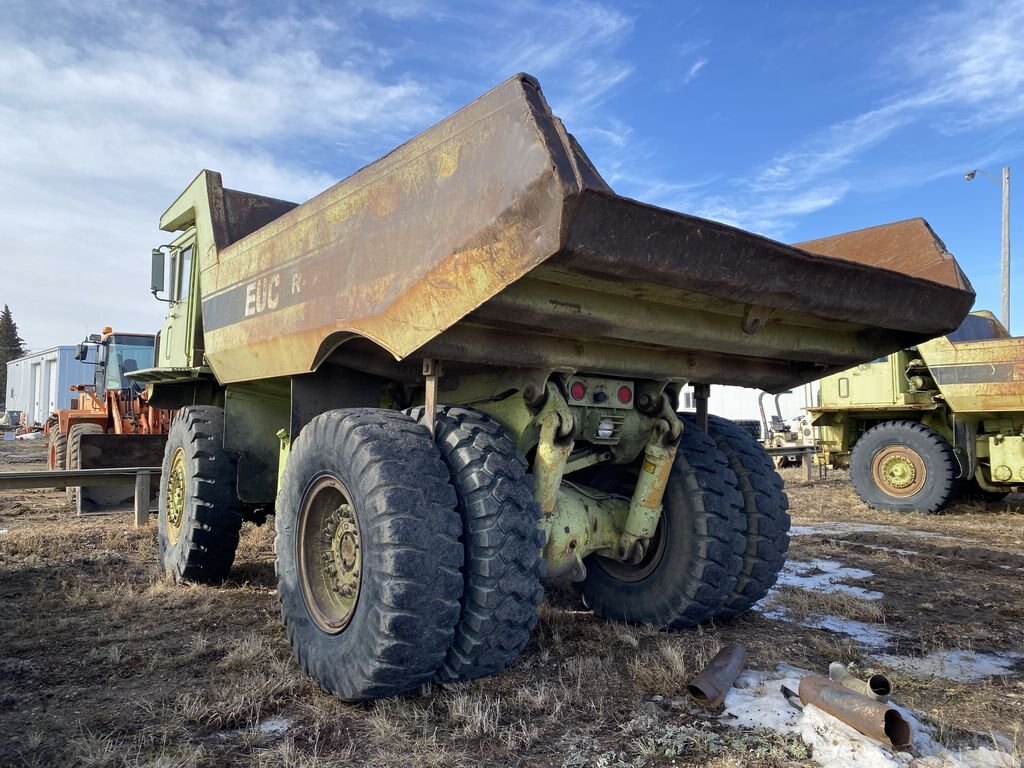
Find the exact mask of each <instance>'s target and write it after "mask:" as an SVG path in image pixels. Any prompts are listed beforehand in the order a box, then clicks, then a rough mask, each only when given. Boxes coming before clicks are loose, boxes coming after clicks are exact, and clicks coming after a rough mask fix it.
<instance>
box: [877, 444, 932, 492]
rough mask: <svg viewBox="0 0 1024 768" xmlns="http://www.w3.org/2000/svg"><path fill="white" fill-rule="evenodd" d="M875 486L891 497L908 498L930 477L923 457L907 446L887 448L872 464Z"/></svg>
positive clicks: (878, 454)
mask: <svg viewBox="0 0 1024 768" xmlns="http://www.w3.org/2000/svg"><path fill="white" fill-rule="evenodd" d="M871 474H872V476H873V477H874V480H875V484H876V485H877V486H878V487H879V488H880V489H881V490H882V491H883V492H884V493H887V494H888V495H890V496H895V497H897V498H908V497H910V496H913V495H914V494H916V493H917V492H918V491H920V490H921V488H922V487H923V486H924V483H925V480H926V479H927V477H928V470H927V468H926V467H925V464H924V459H922V458H921V455H920V454H919V453H918V452H917V451H915V450H914V449H913V448H910V447H908V446H905V445H891V446H886V447H885V448H883V449H882V450H881V451H879V452H878V453H877V454H876V455H875V458H874V459H873V461H872V462H871Z"/></svg>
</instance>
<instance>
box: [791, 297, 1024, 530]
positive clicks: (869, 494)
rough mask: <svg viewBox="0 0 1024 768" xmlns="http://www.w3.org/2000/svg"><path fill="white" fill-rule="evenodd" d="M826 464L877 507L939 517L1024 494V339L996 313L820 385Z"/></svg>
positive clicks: (817, 413) (818, 416)
mask: <svg viewBox="0 0 1024 768" xmlns="http://www.w3.org/2000/svg"><path fill="white" fill-rule="evenodd" d="M820 400H821V402H820V404H819V406H818V407H816V408H810V409H808V410H809V411H811V413H812V415H813V421H814V425H815V426H817V427H818V428H819V429H820V435H821V445H822V453H821V454H820V458H821V459H822V460H824V461H825V462H826V463H828V464H830V465H832V466H834V467H849V470H850V479H851V480H852V482H853V486H854V488H855V489H856V490H857V494H858V495H859V496H860V498H861V499H862V500H863V501H864V502H866V503H867V504H870V505H871V506H873V507H876V508H878V509H888V510H896V511H914V510H916V511H920V512H938V511H939V510H941V509H942V508H943V507H944V506H945V505H946V504H947V503H948V502H949V501H950V500H951V499H952V498H954V497H955V496H957V495H966V496H969V497H974V498H976V499H984V500H996V499H1000V498H1002V497H1003V496H1005V495H1006V494H1007V493H1010V492H1015V491H1021V490H1024V338H1013V337H1011V336H1010V335H1009V334H1008V333H1007V331H1006V329H1005V328H1003V326H1002V325H1001V324H1000V323H999V321H998V320H996V318H995V317H994V316H993V315H992V313H991V312H972V313H971V314H970V315H968V316H967V318H966V319H965V320H964V322H963V323H962V324H961V325H960V327H959V328H957V329H956V330H955V331H954V332H953V333H950V334H948V335H945V336H939V337H938V338H935V339H932V340H930V341H926V342H922V343H920V344H917V345H916V346H914V347H907V348H906V349H902V350H900V351H898V352H894V353H893V354H891V355H888V356H886V357H881V358H878V359H877V360H874V361H873V362H868V363H863V364H861V365H858V366H856V367H855V368H851V369H849V370H848V371H843V372H841V373H837V374H834V375H832V376H829V377H827V378H825V379H822V381H821V394H820Z"/></svg>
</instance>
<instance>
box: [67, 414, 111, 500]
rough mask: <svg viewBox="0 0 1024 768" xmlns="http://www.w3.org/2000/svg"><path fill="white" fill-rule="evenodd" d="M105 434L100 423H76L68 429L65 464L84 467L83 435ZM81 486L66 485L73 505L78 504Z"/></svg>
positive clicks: (79, 467)
mask: <svg viewBox="0 0 1024 768" xmlns="http://www.w3.org/2000/svg"><path fill="white" fill-rule="evenodd" d="M101 434H103V427H101V426H100V425H99V424H75V426H73V427H71V429H69V430H68V439H67V459H66V460H65V462H64V466H65V467H67V468H68V469H81V468H82V435H101ZM80 489H81V486H78V485H68V486H65V488H64V492H65V493H66V494H67V497H68V502H69V503H70V504H71V506H72V507H77V506H78V494H79V491H80Z"/></svg>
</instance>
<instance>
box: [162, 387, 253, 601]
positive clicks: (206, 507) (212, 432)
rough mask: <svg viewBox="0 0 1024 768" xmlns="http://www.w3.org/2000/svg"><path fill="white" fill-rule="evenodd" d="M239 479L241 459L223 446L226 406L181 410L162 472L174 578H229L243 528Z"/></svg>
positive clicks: (167, 550)
mask: <svg viewBox="0 0 1024 768" xmlns="http://www.w3.org/2000/svg"><path fill="white" fill-rule="evenodd" d="M237 482H238V460H237V458H236V457H235V455H234V454H232V453H229V452H228V451H226V450H224V411H223V410H222V409H220V408H215V407H213V406H209V405H193V406H190V407H188V408H183V409H182V410H180V411H179V412H178V415H177V417H176V418H175V420H174V423H173V424H171V429H170V431H169V432H168V434H167V446H166V447H165V449H164V461H163V472H162V473H161V476H160V516H159V542H160V561H161V563H162V565H163V569H164V572H165V573H167V574H169V575H171V576H172V577H173V578H174V580H175V581H178V582H181V581H198V582H204V583H216V582H219V581H223V580H224V579H226V578H227V576H228V573H229V572H230V570H231V564H232V562H234V559H235V549H236V548H237V547H238V532H239V530H240V529H241V527H242V505H241V503H240V502H239V501H238V496H237V493H236V490H235V489H236V485H237Z"/></svg>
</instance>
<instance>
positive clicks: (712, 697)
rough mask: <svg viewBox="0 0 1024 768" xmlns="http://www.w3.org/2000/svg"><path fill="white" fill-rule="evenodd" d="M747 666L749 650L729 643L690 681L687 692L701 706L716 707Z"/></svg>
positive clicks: (723, 699)
mask: <svg viewBox="0 0 1024 768" xmlns="http://www.w3.org/2000/svg"><path fill="white" fill-rule="evenodd" d="M746 666H747V652H746V650H745V649H744V648H743V646H742V645H727V646H725V647H724V648H722V650H720V651H719V652H718V653H716V654H715V657H714V658H713V659H712V660H711V661H710V662H708V665H707V666H706V667H704V669H702V670H701V671H700V674H698V675H697V676H696V677H695V678H693V680H691V681H690V684H689V685H687V686H686V692H687V693H689V694H690V696H691V697H693V700H694V701H696V702H697V703H698V704H700V705H701V706H703V707H708V708H709V709H716V708H718V707H719V706H721V704H722V702H723V701H725V695H726V694H727V693H728V692H729V689H730V688H732V686H733V683H735V682H736V678H737V677H739V676H740V672H742V671H743V668H744V667H746Z"/></svg>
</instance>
